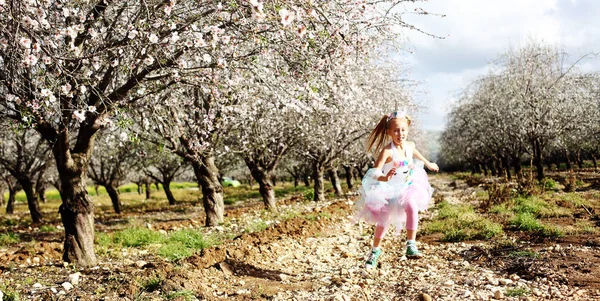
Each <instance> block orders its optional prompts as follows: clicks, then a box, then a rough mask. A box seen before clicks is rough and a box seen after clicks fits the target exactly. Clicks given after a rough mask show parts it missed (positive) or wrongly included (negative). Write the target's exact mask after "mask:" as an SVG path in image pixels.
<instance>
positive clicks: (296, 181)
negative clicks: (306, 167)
mask: <svg viewBox="0 0 600 301" xmlns="http://www.w3.org/2000/svg"><path fill="white" fill-rule="evenodd" d="M298 181H299V179H298V175H294V187H298Z"/></svg>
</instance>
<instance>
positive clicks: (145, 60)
mask: <svg viewBox="0 0 600 301" xmlns="http://www.w3.org/2000/svg"><path fill="white" fill-rule="evenodd" d="M152 63H154V58H153V57H152V56H150V55H149V56H148V57H147V58H145V59H144V64H146V65H148V66H149V65H152Z"/></svg>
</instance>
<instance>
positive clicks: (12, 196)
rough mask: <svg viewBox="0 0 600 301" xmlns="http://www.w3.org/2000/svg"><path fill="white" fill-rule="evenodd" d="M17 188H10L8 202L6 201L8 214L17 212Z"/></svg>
mask: <svg viewBox="0 0 600 301" xmlns="http://www.w3.org/2000/svg"><path fill="white" fill-rule="evenodd" d="M17 192H18V190H16V189H9V190H8V202H7V203H6V214H15V200H16V199H17Z"/></svg>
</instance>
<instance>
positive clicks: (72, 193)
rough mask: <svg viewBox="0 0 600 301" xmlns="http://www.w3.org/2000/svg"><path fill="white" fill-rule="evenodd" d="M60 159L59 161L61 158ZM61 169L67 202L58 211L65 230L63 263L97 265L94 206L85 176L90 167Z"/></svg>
mask: <svg viewBox="0 0 600 301" xmlns="http://www.w3.org/2000/svg"><path fill="white" fill-rule="evenodd" d="M57 160H58V159H57ZM70 167H71V168H66V167H65V166H62V164H61V166H60V167H59V173H60V177H61V183H62V185H61V186H62V198H63V203H62V204H61V205H60V207H59V209H58V211H59V212H60V215H61V217H62V223H63V226H64V227H65V244H64V253H63V260H64V261H65V262H76V263H77V264H79V265H81V266H94V265H96V262H97V260H96V254H95V253H94V203H93V202H92V200H91V199H90V198H89V196H88V193H87V190H86V185H85V182H84V181H83V178H84V177H83V176H82V175H84V174H85V173H86V172H87V163H86V166H85V167H84V166H82V165H79V164H78V165H76V166H70Z"/></svg>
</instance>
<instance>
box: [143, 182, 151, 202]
mask: <svg viewBox="0 0 600 301" xmlns="http://www.w3.org/2000/svg"><path fill="white" fill-rule="evenodd" d="M144 185H145V186H146V200H149V199H150V183H148V182H146V183H144Z"/></svg>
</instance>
